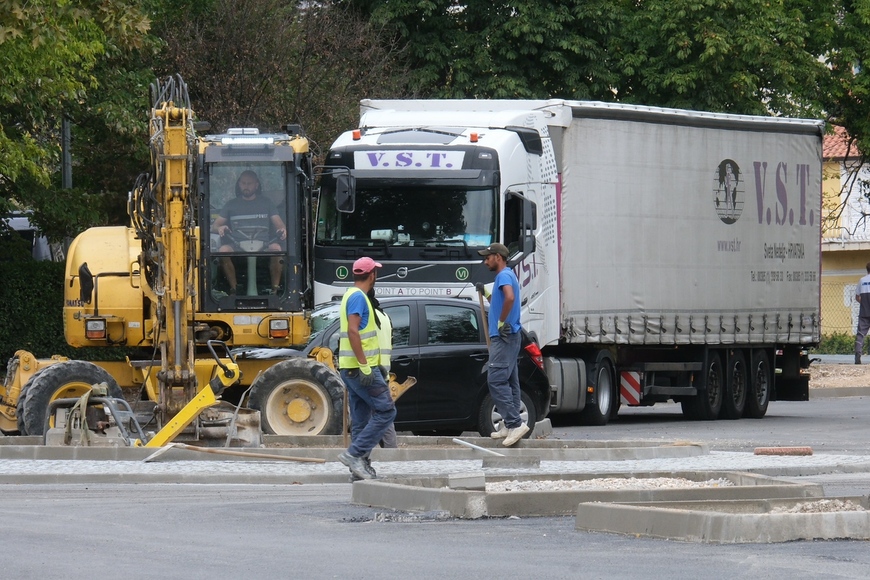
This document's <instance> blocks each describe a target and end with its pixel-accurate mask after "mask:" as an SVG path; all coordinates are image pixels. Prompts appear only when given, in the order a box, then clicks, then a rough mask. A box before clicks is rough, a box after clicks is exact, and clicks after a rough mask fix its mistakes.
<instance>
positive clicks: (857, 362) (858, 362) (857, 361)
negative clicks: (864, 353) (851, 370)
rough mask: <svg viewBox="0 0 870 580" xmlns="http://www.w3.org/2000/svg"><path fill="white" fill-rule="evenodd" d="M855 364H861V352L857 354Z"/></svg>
mask: <svg viewBox="0 0 870 580" xmlns="http://www.w3.org/2000/svg"><path fill="white" fill-rule="evenodd" d="M855 364H856V365H859V364H861V355H860V354H856V355H855Z"/></svg>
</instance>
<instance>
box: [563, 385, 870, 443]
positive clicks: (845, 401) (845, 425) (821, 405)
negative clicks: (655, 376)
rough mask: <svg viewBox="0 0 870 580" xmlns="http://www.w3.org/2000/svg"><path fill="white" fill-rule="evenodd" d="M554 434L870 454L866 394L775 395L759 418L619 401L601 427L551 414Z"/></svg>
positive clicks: (869, 400)
mask: <svg viewBox="0 0 870 580" xmlns="http://www.w3.org/2000/svg"><path fill="white" fill-rule="evenodd" d="M551 421H552V423H553V436H554V437H557V438H560V439H593V440H608V439H614V440H627V439H652V440H662V441H665V440H668V441H671V440H690V441H700V442H704V443H707V444H708V445H709V446H710V449H713V450H718V451H749V452H751V451H753V450H754V449H755V448H756V447H781V446H810V447H812V448H813V450H814V451H815V452H819V453H823V452H827V453H839V454H847V455H848V454H860V455H864V454H870V397H866V396H864V397H836V398H818V399H812V400H810V401H805V402H792V401H774V402H772V403H770V406H769V407H768V412H767V415H766V416H765V417H764V418H763V419H761V420H757V419H740V420H737V421H687V420H685V419H684V418H683V416H682V413H681V411H680V406H679V405H677V404H673V403H669V404H659V405H655V406H653V407H635V408H627V407H622V408H621V409H620V411H619V417H618V418H617V420H616V421H614V422H612V423H610V424H609V425H605V426H604V427H575V426H571V421H570V418H564V417H563V418H560V417H559V416H558V415H557V416H554V417H551Z"/></svg>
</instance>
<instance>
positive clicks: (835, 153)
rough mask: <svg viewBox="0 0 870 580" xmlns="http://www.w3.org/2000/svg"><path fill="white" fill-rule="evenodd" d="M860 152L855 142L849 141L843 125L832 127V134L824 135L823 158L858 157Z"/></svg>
mask: <svg viewBox="0 0 870 580" xmlns="http://www.w3.org/2000/svg"><path fill="white" fill-rule="evenodd" d="M860 155H861V152H860V151H858V147H857V145H856V144H855V143H851V144H850V143H849V134H848V133H846V129H844V128H843V127H837V126H835V127H834V134H833V135H825V141H824V144H823V145H822V157H823V158H824V159H846V157H847V156H848V157H849V158H852V159H854V158H855V157H860Z"/></svg>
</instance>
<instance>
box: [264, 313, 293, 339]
mask: <svg viewBox="0 0 870 580" xmlns="http://www.w3.org/2000/svg"><path fill="white" fill-rule="evenodd" d="M289 335H290V321H289V320H287V319H286V318H273V319H271V320H270V321H269V338H287V337H288V336H289Z"/></svg>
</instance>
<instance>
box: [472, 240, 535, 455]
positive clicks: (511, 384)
mask: <svg viewBox="0 0 870 580" xmlns="http://www.w3.org/2000/svg"><path fill="white" fill-rule="evenodd" d="M478 254H480V255H481V256H483V263H484V264H486V266H487V267H488V268H489V269H490V271H492V272H495V282H494V283H493V287H492V292H491V293H487V292H486V289H485V287H484V285H483V284H482V283H480V282H478V283H477V284H475V287H476V288H477V291H478V292H480V293H482V294H484V295H487V294H488V295H487V298H489V302H490V307H489V317H488V322H489V339H490V346H489V368H488V372H487V375H488V383H489V394H490V396H491V397H492V399H493V401H495V407H496V410H497V411H498V412H499V413H500V414H501V416H502V419H503V422H502V424H501V426H500V427H499V429H498V431H495V432H494V433H492V435H491V437H492V438H493V439H504V441H503V442H502V445H504V446H505V447H510V446H511V445H514V444H516V443H517V442H518V441H519V440H520V439H522V438H523V437H524V436H525V435H526V434H527V433H528V432H529V426H528V425H526V424H525V423H524V422H523V420H522V418H521V417H520V409H521V408H522V407H521V405H522V399H521V398H520V379H519V373H518V371H517V358H518V357H519V354H520V345H521V341H522V335H521V331H522V327H521V326H520V283H519V280H517V276H516V274H514V272H513V270H511V269H510V268H508V267H507V258H508V249H507V248H506V247H505V246H504V245H503V244H490V245H489V246H488V247H486V248H484V249H482V250H478Z"/></svg>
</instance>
